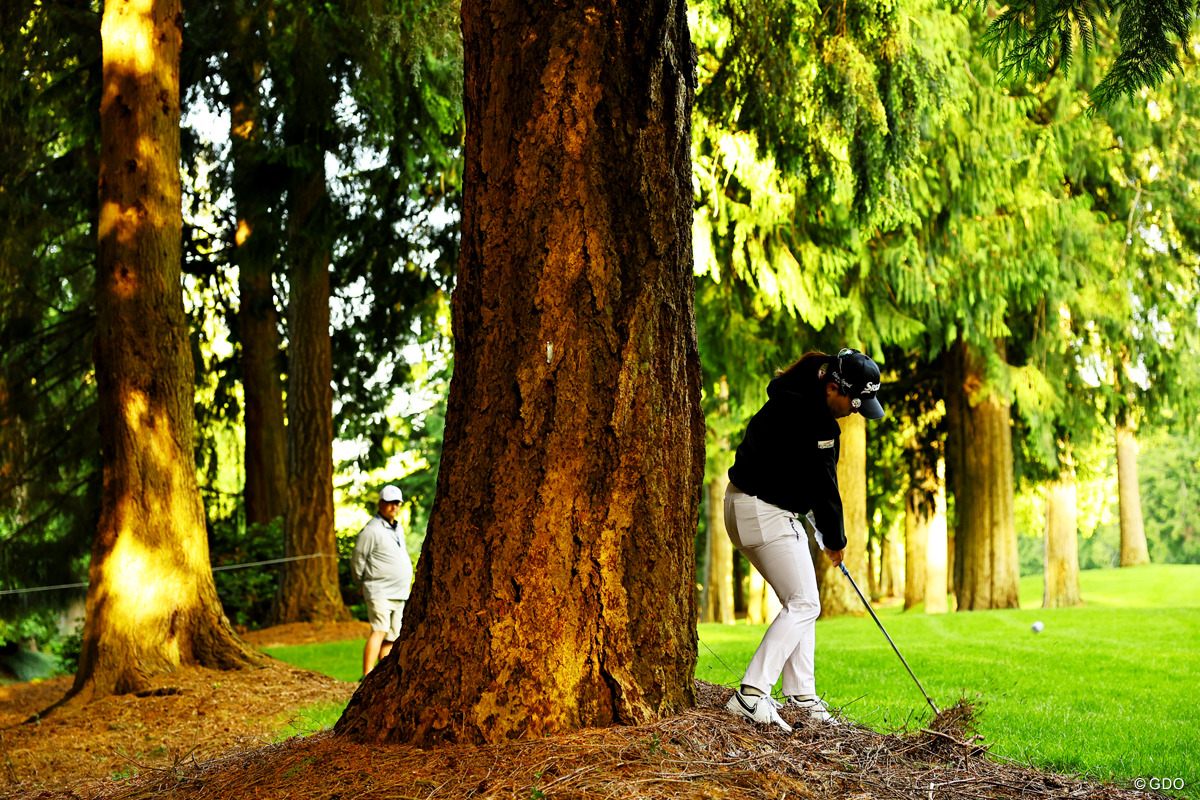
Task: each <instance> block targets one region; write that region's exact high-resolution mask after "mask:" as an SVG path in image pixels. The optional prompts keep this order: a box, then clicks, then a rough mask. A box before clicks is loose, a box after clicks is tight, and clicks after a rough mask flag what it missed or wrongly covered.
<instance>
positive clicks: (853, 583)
mask: <svg viewBox="0 0 1200 800" xmlns="http://www.w3.org/2000/svg"><path fill="white" fill-rule="evenodd" d="M838 566H839V567H841V569H842V574H843V575H845V576H846V580H848V581H850V585H851V586H853V587H854V591H856V592H858V599H859V600H862V602H863V605H864V606H866V607H867V611H869V612H871V619H873V620H875V624H876V625H878V626H879V630H881V631H883V635H884V636H885V637H887V640H888V644H890V645H891V646H892V649H893V650H895V651H896V656H897V657H898V658H899V659H900V663H901V664H903V665H904V668H905V669H906V670H908V674H909V675H912V679H913V682H914V683H916V684H917V688H918V689H920V690H921V694H923V695H925V701H926V702H927V703H929V707H930V708H932V709H933V713H934V714H939V713H941V712H939V711H938V707H937V706H935V705H934V704H933V701H932V700H930V699H929V693H928V692H926V691H925V687H924V686H922V685H921V682H920V681H919V680H917V676H916V675H915V674H914V673H913V671H912V667H910V666H909V665H908V662H907V661H905V660H904V656H902V655H900V650H899V648H897V647H896V643H895V642H893V641H892V637H891V636H888V632H887V628H885V627H883V623H882V622H880V621H879V617H877V616H875V609H873V608H871V604H870V603H868V602H867V598H866V597H865V596H863V593H862V590H861V589H859V588H858V584H857V583H855V582H854V578H851V577H850V573H849V572H847V571H846V565H845V564H838Z"/></svg>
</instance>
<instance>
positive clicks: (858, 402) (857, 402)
mask: <svg viewBox="0 0 1200 800" xmlns="http://www.w3.org/2000/svg"><path fill="white" fill-rule="evenodd" d="M861 405H862V400H859V399H858V398H857V397H856V398H854V399H853V400H851V401H850V407H851V408H858V407H859V406H861Z"/></svg>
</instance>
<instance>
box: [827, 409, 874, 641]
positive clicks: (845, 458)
mask: <svg viewBox="0 0 1200 800" xmlns="http://www.w3.org/2000/svg"><path fill="white" fill-rule="evenodd" d="M838 424H839V425H840V426H841V428H842V436H841V455H840V456H839V458H838V469H837V472H838V489H839V491H840V492H841V495H842V515H843V518H844V519H843V524H844V525H845V529H846V560H845V564H846V569H847V570H848V571H849V573H850V575H851V576H852V577H853V578H854V580H855V581H856V582H857V583H858V585H859V586H860V587H863V586H867V421H866V420H865V419H863V417H862V416H861V415H859V414H851V415H850V416H848V417H846V418H844V419H840V420H838ZM815 566H816V569H817V586H818V587H819V588H820V592H821V617H822V618H824V617H832V616H835V615H837V614H865V613H867V612H866V609H864V608H863V607H862V601H861V600H859V599H858V595H857V594H856V593H855V591H854V587H853V586H851V585H850V581H848V580H846V578H845V577H844V576H843V575H842V571H841V570H840V569H838V568H837V567H835V566H833V564H832V563H831V562H830V560H829V559H828V558H826V557H825V555H824V554H818V555H817V556H816V557H815Z"/></svg>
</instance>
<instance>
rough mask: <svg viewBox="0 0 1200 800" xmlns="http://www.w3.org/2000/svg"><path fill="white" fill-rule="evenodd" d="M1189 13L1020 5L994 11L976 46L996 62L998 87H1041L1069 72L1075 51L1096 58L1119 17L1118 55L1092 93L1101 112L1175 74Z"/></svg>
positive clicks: (1142, 3)
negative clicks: (1027, 82)
mask: <svg viewBox="0 0 1200 800" xmlns="http://www.w3.org/2000/svg"><path fill="white" fill-rule="evenodd" d="M985 4H986V1H985ZM1192 6H1193V3H1192V2H1191V0H1099V1H1098V2H1093V0H1021V2H1017V3H1010V4H1008V5H1006V6H1004V7H1003V8H1002V9H1000V13H999V14H997V15H996V17H995V19H993V20H992V22H991V24H990V25H989V26H988V30H987V33H986V34H985V35H984V37H983V45H984V48H985V50H986V51H987V52H989V53H999V54H1000V55H1002V56H1003V66H1002V70H1001V73H1000V79H1001V80H1016V79H1022V78H1033V79H1037V80H1041V79H1044V78H1045V77H1047V76H1048V75H1050V74H1052V73H1054V72H1056V71H1059V70H1065V69H1067V68H1068V67H1070V66H1071V63H1072V58H1073V56H1074V53H1075V49H1076V46H1077V44H1080V45H1082V46H1083V51H1084V54H1085V55H1087V56H1093V55H1099V54H1100V53H1101V50H1102V48H1101V46H1100V41H1101V40H1102V39H1104V38H1106V37H1107V36H1109V35H1110V32H1109V30H1108V27H1107V23H1108V21H1109V20H1110V19H1111V18H1113V17H1119V22H1118V25H1117V39H1118V41H1119V42H1120V46H1121V52H1120V53H1119V54H1118V55H1117V56H1116V58H1115V59H1113V61H1112V63H1111V65H1110V66H1109V67H1108V72H1107V74H1105V76H1104V78H1103V80H1101V81H1100V83H1099V84H1098V85H1097V86H1096V87H1095V89H1093V90H1092V92H1091V100H1092V102H1093V103H1095V105H1096V107H1098V108H1101V109H1106V108H1110V107H1112V106H1113V104H1114V103H1115V102H1116V101H1117V100H1119V99H1121V98H1123V97H1128V98H1132V97H1133V95H1134V94H1135V93H1136V92H1138V91H1139V90H1141V89H1144V88H1155V87H1157V86H1158V85H1159V84H1160V83H1162V81H1163V79H1164V78H1165V77H1166V76H1167V75H1168V74H1171V73H1174V72H1176V71H1177V70H1179V69H1180V66H1181V65H1180V59H1179V51H1178V49H1177V48H1178V47H1180V46H1181V45H1182V46H1186V45H1187V42H1188V34H1189V30H1190V28H1191V18H1192V14H1193V11H1192Z"/></svg>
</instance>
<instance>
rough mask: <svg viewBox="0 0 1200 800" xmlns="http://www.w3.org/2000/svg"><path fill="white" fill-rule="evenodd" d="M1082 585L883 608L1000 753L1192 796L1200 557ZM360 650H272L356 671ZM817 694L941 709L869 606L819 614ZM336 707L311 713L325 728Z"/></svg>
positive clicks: (716, 659) (906, 644) (705, 670)
mask: <svg viewBox="0 0 1200 800" xmlns="http://www.w3.org/2000/svg"><path fill="white" fill-rule="evenodd" d="M1080 584H1081V590H1082V592H1083V597H1084V601H1085V604H1086V605H1085V606H1083V607H1080V608H1071V609H1061V610H1043V609H1041V608H1039V607H1038V604H1039V603H1040V598H1041V582H1040V578H1028V579H1025V580H1024V581H1022V586H1021V599H1022V608H1021V609H1020V610H1013V611H988V612H978V613H973V614H946V615H939V616H927V615H925V614H923V613H919V611H918V612H908V613H901V611H900V609H899V608H898V607H892V608H886V609H883V610H882V611H881V612H880V617H881V619H882V620H883V623H884V625H886V626H887V629H888V632H889V633H891V635H892V638H893V639H894V640H895V641H896V644H897V646H898V647H899V648H900V652H902V653H903V654H904V657H905V658H906V659H907V660H908V663H909V664H910V665H911V666H912V668H913V671H914V672H916V674H917V677H918V678H920V680H921V682H922V684H924V686H925V688H926V690H927V691H928V692H929V693H930V695H931V696H932V697H933V698H934V701H935V702H937V703H938V704H939V706H943V705H949V704H951V703H953V702H954V701H955V700H957V699H958V698H960V697H966V698H967V699H968V700H970V701H971V702H974V703H975V704H976V705H977V706H978V707H979V723H980V732H981V733H982V734H983V735H984V736H985V737H986V739H987V741H988V742H991V743H992V745H993V746H992V750H993V752H995V753H997V754H1000V755H1004V756H1008V757H1010V758H1016V759H1020V760H1023V761H1030V762H1032V763H1034V764H1036V765H1038V766H1043V767H1048V768H1051V769H1054V770H1058V771H1065V772H1084V773H1088V774H1090V775H1096V776H1100V777H1104V778H1109V777H1112V778H1117V779H1121V778H1124V779H1134V778H1139V777H1144V778H1151V777H1157V778H1160V779H1179V778H1182V779H1183V780H1184V781H1185V782H1186V783H1187V784H1188V788H1187V789H1186V790H1185V791H1184V793H1183V794H1184V795H1185V796H1189V797H1193V798H1198V797H1200V766H1198V763H1197V761H1198V759H1197V754H1200V703H1198V702H1197V697H1196V692H1197V684H1198V679H1197V676H1198V675H1200V566H1181V565H1154V566H1149V567H1139V568H1134V569H1124V570H1102V571H1089V572H1084V573H1082V575H1081V576H1080ZM1035 620H1041V621H1042V622H1044V623H1045V626H1046V627H1045V630H1044V631H1043V632H1042V633H1040V634H1035V633H1033V632H1032V631H1031V630H1030V626H1031V625H1032V624H1033V622H1034V621H1035ZM763 630H764V627H763V626H757V627H756V626H748V625H741V624H739V625H701V626H700V640H701V645H700V654H699V655H700V659H699V665H698V666H697V669H696V675H697V677H699V678H702V679H704V680H707V681H712V682H714V683H722V684H726V685H733V684H734V683H736V682H737V680H738V679H739V678H740V677H741V671H742V670H743V669H744V668H745V665H746V663H747V662H748V661H749V659H750V655H751V654H752V653H753V651H754V648H755V647H756V646H757V644H758V641H759V639H760V638H761V637H762V633H763ZM361 649H362V644H361V642H342V643H336V644H327V645H313V646H304V647H283V648H275V649H272V650H269V651H268V652H270V653H271V655H273V656H275V657H276V658H279V659H281V660H283V661H287V662H289V663H292V664H296V665H298V666H304V667H307V668H309V669H314V670H316V671H319V672H324V673H325V674H328V675H332V676H334V677H338V678H341V679H342V680H355V679H357V675H358V671H359V666H358V665H359V659H360V658H361ZM817 691H818V692H820V693H821V694H822V695H823V696H824V697H825V698H826V700H828V701H829V702H830V704H831V705H833V706H837V707H842V708H843V709H844V714H845V715H846V716H849V717H851V718H853V719H855V720H857V721H859V722H862V723H865V724H868V725H871V726H873V727H875V728H878V729H880V730H889V729H894V728H897V727H901V726H908V727H913V726H918V725H921V724H923V723H924V721H926V720H927V719H928V717H929V716H930V714H931V713H932V712H931V711H930V709H929V707H928V706H927V705H926V703H925V701H924V699H923V698H922V697H921V694H920V692H919V691H918V690H917V687H916V686H915V685H914V684H913V682H912V679H911V678H910V677H909V676H908V674H907V673H906V672H905V671H904V667H903V666H902V665H901V664H900V661H899V660H898V659H897V658H896V656H895V654H894V653H893V652H892V651H891V648H890V647H888V644H887V640H886V639H884V637H883V634H881V633H880V632H879V630H878V628H876V627H875V623H874V622H873V621H872V620H871V618H870V617H866V616H864V617H862V618H841V619H834V620H827V621H822V622H820V623H818V625H817ZM313 711H314V712H315V711H316V710H313ZM336 712H337V709H322V710H321V713H313V714H311V715H310V716H311V717H312V719H313V722H314V729H315V728H319V727H321V726H323V725H328V724H331V722H332V721H333V720H335V719H336V717H337V713H336ZM295 732H299V731H298V730H297V729H294V728H293V729H291V730H290V731H289V733H295Z"/></svg>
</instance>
